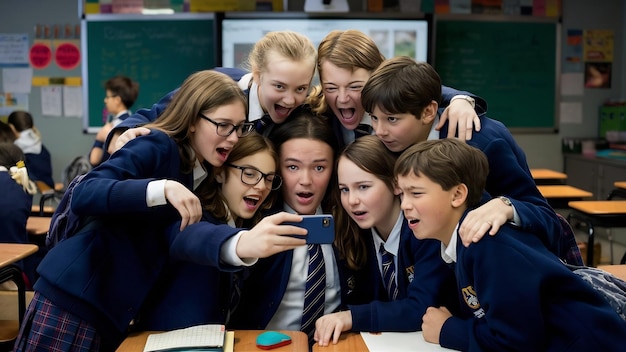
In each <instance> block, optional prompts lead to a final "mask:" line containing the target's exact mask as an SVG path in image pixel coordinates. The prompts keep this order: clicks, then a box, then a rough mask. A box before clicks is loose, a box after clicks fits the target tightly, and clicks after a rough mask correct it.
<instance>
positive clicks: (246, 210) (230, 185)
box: [216, 150, 276, 219]
mask: <svg viewBox="0 0 626 352" xmlns="http://www.w3.org/2000/svg"><path fill="white" fill-rule="evenodd" d="M233 164H234V165H237V166H239V167H249V168H252V169H256V170H258V171H261V172H262V173H263V174H268V175H269V174H275V173H276V163H275V162H274V157H273V156H272V155H271V154H270V152H269V151H267V150H265V151H261V152H258V153H256V154H252V155H250V156H247V157H245V158H242V159H239V160H236V161H233ZM242 172H244V171H243V170H241V169H238V168H235V167H225V168H223V169H222V171H221V172H220V173H219V174H218V175H217V177H216V178H217V180H218V182H221V183H222V195H223V196H224V199H225V200H226V204H227V206H228V208H229V209H230V212H231V214H232V215H233V216H235V217H238V218H243V219H250V218H251V217H252V216H254V214H255V213H256V211H257V210H258V209H259V208H260V206H261V204H263V201H265V199H266V198H267V196H268V195H269V194H270V191H271V189H272V183H271V182H267V181H266V180H265V178H261V180H260V181H259V182H257V184H256V185H248V184H245V183H244V182H243V181H241V177H242V176H241V173H242Z"/></svg>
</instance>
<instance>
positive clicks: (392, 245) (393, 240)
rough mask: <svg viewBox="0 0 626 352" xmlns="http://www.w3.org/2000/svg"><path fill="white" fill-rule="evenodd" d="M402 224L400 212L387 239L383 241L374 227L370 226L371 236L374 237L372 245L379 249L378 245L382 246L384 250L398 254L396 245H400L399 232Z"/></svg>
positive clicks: (402, 219)
mask: <svg viewBox="0 0 626 352" xmlns="http://www.w3.org/2000/svg"><path fill="white" fill-rule="evenodd" d="M403 224H404V214H402V212H400V214H399V215H398V218H397V219H396V223H395V224H394V225H393V228H392V229H391V233H390V234H389V237H388V238H387V241H383V239H382V238H381V237H380V235H379V234H378V231H376V229H375V228H373V227H372V237H373V239H374V246H375V247H376V249H377V250H379V251H380V246H384V247H385V250H386V251H387V252H389V253H391V254H393V255H398V247H400V233H401V232H402V225H403Z"/></svg>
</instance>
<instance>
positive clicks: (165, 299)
mask: <svg viewBox="0 0 626 352" xmlns="http://www.w3.org/2000/svg"><path fill="white" fill-rule="evenodd" d="M277 167H278V156H277V154H276V151H275V149H274V146H273V145H272V143H271V142H270V141H269V139H267V138H265V137H263V136H261V135H259V134H257V133H253V134H251V135H249V136H246V137H245V138H242V139H240V140H239V142H237V144H236V145H235V146H234V148H233V150H232V151H231V153H230V154H229V156H228V160H227V162H226V163H225V164H224V165H222V166H221V167H219V168H216V169H215V170H214V174H212V175H210V176H209V179H208V180H207V182H205V183H203V185H202V188H203V189H202V190H198V195H199V197H200V199H201V200H202V203H203V207H204V215H203V218H202V221H200V222H198V223H197V224H193V225H190V226H188V227H186V228H185V229H184V230H183V231H182V232H181V231H180V230H179V226H178V225H179V224H178V223H177V224H174V226H172V227H171V228H170V229H171V230H172V231H171V232H170V237H169V238H170V241H171V247H170V253H171V260H170V263H169V264H168V269H167V270H166V271H165V273H164V274H163V276H162V277H161V278H160V280H159V282H158V284H157V285H156V286H155V287H154V289H153V290H152V293H151V296H150V298H149V299H148V300H147V302H146V304H144V306H143V308H142V312H143V313H142V314H140V319H139V325H140V327H141V328H143V329H145V330H153V331H154V330H158V331H161V330H173V329H180V328H185V327H189V326H192V325H200V324H227V323H228V320H229V317H230V314H231V313H232V311H233V310H234V309H235V308H236V306H237V304H238V301H239V296H240V292H241V284H242V281H243V278H242V276H243V273H242V269H241V268H242V267H246V266H250V265H252V264H254V263H255V262H256V258H245V259H244V260H239V258H234V259H235V260H231V262H235V263H236V264H239V265H228V262H229V261H225V260H220V261H217V262H214V261H212V260H211V258H207V255H206V252H207V250H209V251H214V250H223V249H221V248H220V246H217V245H215V242H216V239H219V238H221V237H223V235H222V234H229V235H232V234H235V233H240V232H242V235H241V238H240V239H239V242H240V244H238V246H241V245H244V244H245V243H247V244H248V246H250V247H256V248H258V249H259V252H261V251H262V248H271V249H270V251H268V252H265V253H264V254H263V255H265V256H267V255H268V254H269V253H273V252H276V251H278V250H281V251H282V250H287V249H291V248H293V247H294V246H295V245H303V244H304V242H305V241H304V240H301V239H296V238H293V237H289V236H280V235H279V234H278V233H281V231H282V233H286V234H294V233H300V234H304V233H306V231H305V230H303V229H297V228H294V227H293V226H289V225H279V224H280V223H281V222H283V221H284V219H285V217H286V216H291V217H294V215H291V214H286V213H279V214H275V215H272V216H268V217H265V218H262V216H261V212H260V210H263V209H266V208H268V207H269V206H270V205H271V201H270V200H268V197H269V196H270V192H271V191H272V190H276V189H278V188H279V187H280V185H281V184H282V180H281V178H280V176H279V175H277V174H276V171H277ZM266 200H268V201H266ZM246 222H252V224H253V225H256V226H252V228H251V229H250V230H249V231H247V230H245V229H244V228H243V227H244V226H245V223H246ZM257 224H258V225H257ZM279 247H280V248H279ZM239 261H240V262H241V263H239ZM256 289H258V287H257V288H256ZM181 297H184V298H183V299H181Z"/></svg>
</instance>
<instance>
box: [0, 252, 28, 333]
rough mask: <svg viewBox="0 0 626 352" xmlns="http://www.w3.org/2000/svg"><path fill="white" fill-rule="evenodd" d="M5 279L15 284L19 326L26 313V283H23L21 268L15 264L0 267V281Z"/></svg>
mask: <svg viewBox="0 0 626 352" xmlns="http://www.w3.org/2000/svg"><path fill="white" fill-rule="evenodd" d="M6 281H13V282H15V285H17V298H18V314H19V322H20V326H22V321H23V320H24V314H25V313H26V284H25V283H24V277H22V270H21V269H20V268H19V267H18V266H17V265H16V264H11V265H9V266H5V267H4V268H2V269H0V283H3V282H6Z"/></svg>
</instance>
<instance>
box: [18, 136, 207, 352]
mask: <svg viewBox="0 0 626 352" xmlns="http://www.w3.org/2000/svg"><path fill="white" fill-rule="evenodd" d="M180 164H181V159H180V156H179V151H178V146H177V144H176V143H175V142H174V141H173V140H172V139H170V138H169V137H168V136H167V135H166V134H165V133H163V132H160V131H157V130H154V131H152V132H151V133H150V134H149V135H147V136H142V137H140V138H136V139H133V140H131V141H129V142H128V144H127V147H125V148H123V149H122V150H120V152H118V153H115V154H114V155H112V156H111V158H110V159H109V160H107V161H106V162H104V163H102V165H100V166H99V167H98V168H95V169H93V170H92V171H91V172H89V173H88V174H87V175H86V176H85V178H84V179H83V180H82V182H81V183H80V184H78V185H77V186H76V188H75V189H74V193H73V197H72V204H71V207H72V211H73V212H74V213H76V214H78V215H80V216H83V217H86V218H88V219H89V220H90V221H89V224H90V225H87V226H85V227H84V228H83V229H82V230H80V231H78V233H76V234H75V235H74V236H72V237H70V238H68V239H66V240H64V241H62V242H60V243H59V244H57V245H56V246H55V247H53V248H52V249H51V250H50V251H49V252H48V254H47V255H46V257H45V258H44V259H43V260H42V263H41V265H40V266H39V267H38V269H37V270H38V273H39V275H40V278H39V280H38V281H37V282H36V283H35V287H34V288H35V291H36V292H37V293H38V294H40V295H43V296H44V297H45V298H47V299H49V300H50V301H52V303H53V304H54V305H56V306H57V307H59V308H61V310H64V311H67V312H70V313H72V314H74V315H75V316H77V317H79V318H81V319H84V320H85V321H87V322H88V323H90V324H91V325H92V326H93V327H95V328H96V330H97V332H98V333H99V335H100V336H101V337H102V340H103V342H104V343H106V344H107V346H106V347H105V348H103V349H104V350H109V349H114V348H115V347H117V345H118V344H119V343H120V342H121V341H122V340H123V339H124V337H125V336H126V331H127V329H128V326H129V323H130V322H131V320H132V319H133V318H135V316H136V314H137V312H138V311H139V308H140V306H141V305H142V304H143V302H144V300H145V298H146V296H147V295H148V293H149V292H150V290H151V289H152V288H153V287H154V284H155V283H156V282H157V279H158V278H159V276H160V274H161V273H162V271H163V270H164V268H165V265H166V264H167V260H168V257H169V243H168V239H167V238H166V236H165V235H164V229H166V228H167V226H169V225H170V224H172V223H174V222H176V221H179V220H180V216H179V214H178V212H177V211H176V209H174V207H172V206H171V205H157V206H153V207H150V206H148V201H151V200H147V199H146V193H147V187H148V184H149V183H150V182H151V181H154V180H164V179H169V180H176V181H178V182H180V183H181V184H183V185H185V186H186V187H187V188H189V189H193V185H194V181H195V180H194V175H193V174H192V173H182V172H181V171H180ZM205 168H206V169H207V170H208V172H210V170H211V167H210V165H208V164H205ZM157 204H158V203H157ZM93 223H95V226H94V225H93ZM37 313H38V312H35V314H37ZM41 314H42V315H43V314H45V312H41ZM35 318H41V317H39V316H35ZM52 318H54V317H52ZM27 319H31V320H32V319H33V316H28V315H27ZM46 319H47V317H44V321H43V322H39V321H38V324H39V325H40V326H45V324H46V321H45V320H46ZM31 324H32V322H29V323H27V324H26V325H25V326H29V327H30V328H34V327H37V325H38V324H35V325H34V326H33V325H31ZM28 333H29V331H28V330H26V331H25V332H24V335H28ZM24 337H25V336H24ZM18 340H19V338H18Z"/></svg>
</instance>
